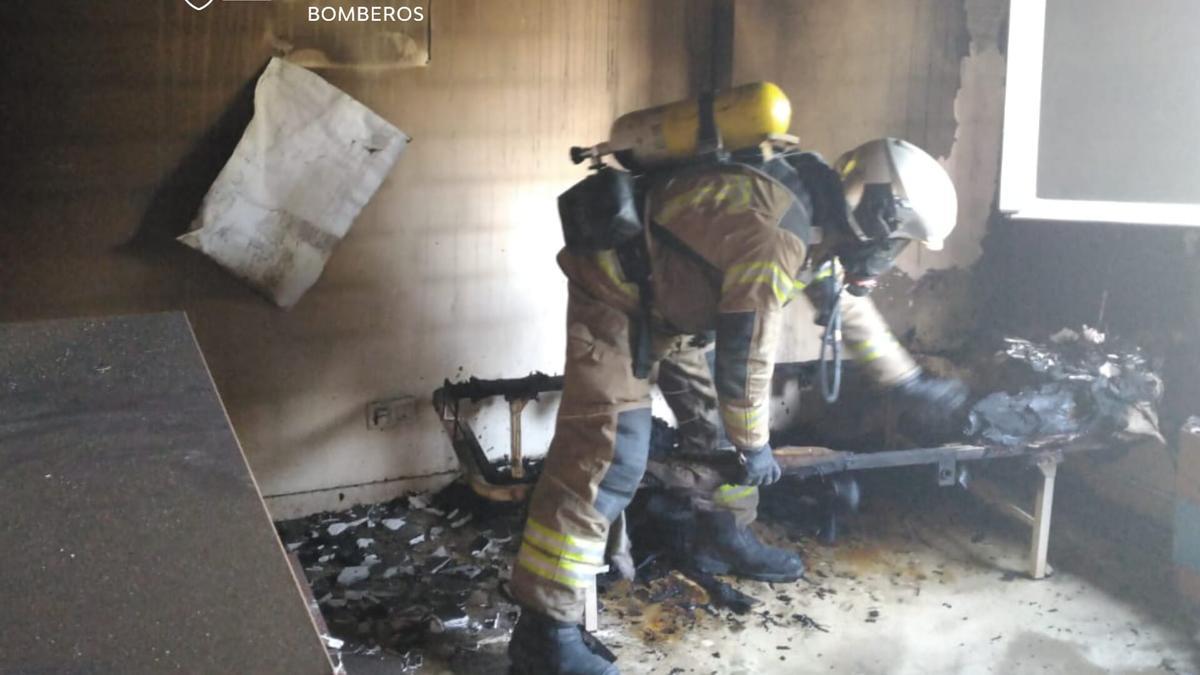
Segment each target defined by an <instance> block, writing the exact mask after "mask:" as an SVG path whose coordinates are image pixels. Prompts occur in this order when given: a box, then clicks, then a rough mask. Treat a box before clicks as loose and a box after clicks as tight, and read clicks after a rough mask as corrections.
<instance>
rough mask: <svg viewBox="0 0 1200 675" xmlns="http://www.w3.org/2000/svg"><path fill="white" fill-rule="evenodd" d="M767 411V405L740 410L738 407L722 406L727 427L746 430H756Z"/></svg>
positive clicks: (722, 413)
mask: <svg viewBox="0 0 1200 675" xmlns="http://www.w3.org/2000/svg"><path fill="white" fill-rule="evenodd" d="M766 412H767V409H766V407H765V406H764V407H760V408H747V409H745V410H738V409H737V408H722V409H721V420H722V421H723V422H725V426H726V427H732V428H733V429H735V430H737V429H742V430H745V431H754V430H755V429H757V428H758V425H759V423H760V422H762V418H763V416H764V413H766Z"/></svg>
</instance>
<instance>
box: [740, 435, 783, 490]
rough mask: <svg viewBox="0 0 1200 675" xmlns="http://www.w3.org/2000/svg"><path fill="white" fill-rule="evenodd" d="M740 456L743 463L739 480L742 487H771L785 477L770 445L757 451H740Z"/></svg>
mask: <svg viewBox="0 0 1200 675" xmlns="http://www.w3.org/2000/svg"><path fill="white" fill-rule="evenodd" d="M738 455H739V457H740V458H741V461H742V476H741V479H740V480H738V483H740V484H741V485H770V484H771V483H774V482H775V481H777V480H779V478H780V477H781V476H783V469H780V468H779V464H778V463H776V462H775V456H774V455H772V454H771V445H770V444H767V445H764V446H762V447H761V448H759V449H757V450H740V451H738Z"/></svg>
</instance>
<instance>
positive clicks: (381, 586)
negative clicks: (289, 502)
mask: <svg viewBox="0 0 1200 675" xmlns="http://www.w3.org/2000/svg"><path fill="white" fill-rule="evenodd" d="M521 520H522V514H521V512H520V510H519V508H518V507H515V506H511V505H503V504H493V503H490V502H486V501H484V500H482V499H480V498H478V497H477V496H476V495H474V494H473V493H472V492H471V491H470V490H469V489H467V488H466V487H465V486H463V485H461V484H458V483H456V484H453V485H452V486H451V487H450V488H448V489H446V490H444V491H442V492H440V493H438V494H436V495H433V496H431V497H427V496H411V497H407V498H402V499H397V500H393V501H391V502H387V503H384V504H375V505H371V506H358V507H354V508H352V509H349V510H347V511H342V512H332V513H321V514H317V515H314V516H310V517H308V518H302V519H298V520H290V521H283V522H280V523H278V524H277V528H278V530H279V535H280V537H281V538H282V540H283V542H284V545H285V546H286V547H287V549H288V550H289V551H292V552H295V554H296V555H297V556H298V557H299V559H300V562H301V564H302V566H303V568H304V572H305V575H306V576H307V578H308V582H309V584H310V585H311V586H312V589H313V595H314V596H315V597H316V599H317V602H318V604H319V606H320V609H321V614H322V615H323V616H324V617H325V621H326V623H327V624H328V627H329V631H330V633H331V634H332V636H333V638H335V641H334V643H333V644H334V645H337V641H339V640H340V641H341V642H342V643H343V644H342V645H341V646H340V649H338V650H337V651H339V652H340V656H346V655H359V656H375V655H380V656H383V655H386V656H387V658H386V660H387V661H388V664H389V670H388V671H387V672H403V671H405V670H417V669H420V668H421V667H422V665H423V664H424V663H425V661H426V659H437V660H440V661H443V662H452V661H454V660H456V659H459V658H461V657H462V656H463V655H464V654H469V653H470V652H473V651H476V650H478V648H479V646H480V645H481V644H487V643H488V641H489V640H495V641H497V642H506V641H507V636H508V633H509V631H510V630H511V629H512V624H513V622H514V621H515V620H516V618H517V608H516V606H515V605H513V604H512V603H511V601H509V600H508V599H507V598H506V596H505V595H504V593H503V592H502V591H501V588H500V586H501V584H502V583H503V582H504V581H505V580H507V579H508V578H509V577H510V576H511V567H510V564H511V561H512V559H513V558H514V556H515V554H516V550H517V547H518V545H519V543H520V541H519V540H520V536H519V533H520V528H521Z"/></svg>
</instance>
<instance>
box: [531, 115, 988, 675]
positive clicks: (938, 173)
mask: <svg viewBox="0 0 1200 675" xmlns="http://www.w3.org/2000/svg"><path fill="white" fill-rule="evenodd" d="M645 181H646V186H645V189H644V190H643V191H640V192H639V193H638V195H639V196H638V199H639V200H641V203H640V204H639V207H640V208H639V211H638V212H639V214H640V216H639V217H640V220H641V222H642V223H643V224H644V229H643V230H642V231H641V233H640V234H638V236H637V242H636V243H637V246H638V247H639V250H640V251H642V252H644V256H645V265H646V271H645V273H638V274H635V273H632V272H631V270H629V269H627V267H628V266H629V261H630V258H629V257H627V256H625V257H623V256H621V255H620V254H619V253H620V252H619V251H618V250H599V251H592V252H579V251H578V250H576V251H572V250H570V249H569V248H568V249H564V250H563V251H562V252H561V253H560V254H559V258H558V260H559V265H560V266H561V268H562V269H563V271H564V273H565V274H566V276H567V278H568V279H569V282H570V284H569V300H568V305H567V359H566V367H565V373H564V376H565V381H564V389H563V397H562V402H561V405H560V408H559V413H558V421H557V427H556V431H555V435H554V439H553V441H552V442H551V445H550V450H549V453H548V455H547V458H546V463H545V467H544V471H543V474H542V476H541V478H540V479H539V481H538V484H537V487H536V488H535V491H534V494H533V497H532V500H531V503H530V508H529V517H528V520H527V522H526V526H525V531H524V535H523V536H524V538H523V541H522V545H521V549H520V552H519V554H518V558H517V561H516V565H515V566H514V572H513V579H512V592H513V595H514V596H515V598H516V599H517V600H518V602H520V604H521V605H522V606H523V608H524V611H523V612H522V616H521V619H520V621H519V622H518V624H517V626H516V628H515V629H514V633H513V637H512V642H511V644H510V647H509V653H510V656H511V657H512V661H513V669H514V672H515V673H519V674H520V673H538V674H541V673H588V674H592V673H595V674H600V673H605V674H612V673H616V672H617V670H616V667H615V666H614V665H613V664H611V663H609V662H608V661H607V660H605V659H603V658H601V657H600V656H598V655H596V654H594V653H592V651H590V650H589V649H588V647H587V646H586V643H585V642H584V641H583V639H582V634H581V629H580V628H579V626H578V625H577V624H578V622H579V620H580V617H581V616H582V613H583V603H584V589H585V588H586V587H587V586H589V585H590V584H591V583H592V580H593V578H594V575H595V574H596V571H597V569H598V568H599V567H601V566H602V565H604V563H605V553H606V550H607V549H608V548H609V546H608V544H609V535H610V526H611V525H612V524H613V522H614V521H617V520H618V519H619V518H620V516H621V514H622V512H623V510H624V508H625V506H626V505H627V504H628V503H629V500H630V499H631V498H632V497H633V494H634V492H635V491H636V490H637V488H638V485H639V483H640V481H641V479H642V475H643V473H644V471H645V469H646V464H647V453H648V449H649V447H648V446H649V436H650V427H651V414H650V387H651V384H650V382H649V380H648V379H643V378H641V377H639V376H638V375H639V374H638V373H635V370H638V369H639V365H638V360H639V358H641V356H642V355H641V354H639V352H645V353H646V354H648V355H649V359H650V361H652V362H653V363H656V364H657V365H658V367H659V377H658V382H659V385H660V387H661V388H662V391H663V393H664V395H665V396H666V398H667V400H668V403H670V405H671V407H672V408H673V410H674V412H675V414H676V416H677V418H678V419H679V421H680V430H681V443H682V444H683V445H685V446H687V445H692V446H696V449H705V450H711V449H712V448H713V447H722V446H725V447H728V448H729V449H730V450H732V451H736V452H737V453H739V455H740V457H741V460H742V462H741V466H742V475H741V477H740V480H738V481H737V484H736V485H726V486H722V487H720V488H718V489H717V490H716V491H715V492H709V493H707V494H693V495H691V498H692V502H693V505H694V506H695V508H696V509H697V510H698V511H700V517H701V518H702V519H703V520H702V527H703V529H704V530H705V531H706V532H707V533H708V534H709V535H710V536H708V537H707V538H699V537H696V538H693V539H695V540H698V542H699V543H697V545H696V550H695V551H694V552H693V553H694V556H695V557H694V561H693V562H694V564H696V565H697V566H698V567H700V568H701V569H706V570H708V571H712V572H717V573H732V574H737V575H741V576H746V577H750V578H755V579H762V580H770V581H789V580H795V579H796V578H798V577H799V576H800V575H801V574H802V573H803V570H804V566H803V562H802V561H801V559H800V557H799V556H798V555H797V554H796V553H795V552H794V551H787V550H783V549H778V548H772V547H769V546H766V545H764V544H763V543H761V542H760V541H759V540H758V539H757V538H756V537H755V535H754V534H753V532H752V531H751V530H750V529H748V527H747V525H748V524H749V523H750V522H751V521H752V520H753V519H754V515H755V510H756V506H757V501H758V489H757V488H758V486H761V485H768V484H770V483H773V482H775V481H776V480H778V479H779V477H780V475H781V471H780V468H779V466H778V465H777V464H776V462H775V460H774V458H773V456H772V454H771V448H770V445H769V443H768V430H769V425H768V411H769V405H770V384H771V376H772V372H773V369H774V354H775V352H776V349H777V347H778V345H779V343H780V342H781V341H782V340H786V339H787V338H788V336H787V335H785V334H784V333H783V332H782V330H781V322H782V309H783V307H784V306H785V305H787V304H788V303H789V302H791V301H792V300H794V299H795V298H797V297H800V296H802V295H803V296H805V297H807V298H808V300H809V301H810V302H812V303H813V305H814V306H815V307H816V308H818V309H819V310H823V312H822V313H823V314H826V315H828V314H830V311H829V310H832V314H833V315H835V316H834V317H832V320H837V321H839V322H840V333H841V339H842V343H843V344H844V345H845V347H846V349H847V350H848V352H849V353H850V355H852V356H853V357H854V358H855V359H856V360H857V361H858V363H859V364H860V365H861V366H862V368H863V369H864V370H865V371H866V373H867V374H868V375H869V376H870V377H871V378H872V379H873V380H874V381H875V382H876V383H877V384H878V385H879V387H880V388H881V390H890V391H893V392H896V393H897V394H898V395H899V396H900V398H901V400H902V401H907V402H908V403H909V404H911V405H912V407H913V409H914V410H916V411H917V412H919V413H923V414H925V415H926V416H927V418H929V419H938V418H945V417H949V416H950V415H952V414H953V413H954V412H956V411H957V410H958V409H960V408H961V407H962V406H963V404H964V403H965V401H966V397H967V392H966V389H965V387H963V385H962V384H961V383H959V382H957V381H950V380H940V379H936V378H932V377H929V376H927V375H926V374H924V373H923V372H922V371H921V368H920V367H919V366H918V365H917V364H916V362H915V361H914V360H913V359H912V357H911V356H910V355H909V354H908V352H907V351H906V350H905V349H904V348H903V347H902V346H901V345H900V343H899V342H898V341H897V339H896V338H895V337H894V336H893V335H892V333H891V331H890V330H888V327H887V325H886V323H885V322H884V319H883V318H882V317H881V315H880V314H879V312H878V311H877V310H876V308H875V306H874V304H873V303H872V302H871V300H870V299H869V298H868V297H867V294H868V293H869V292H870V290H871V289H872V288H873V287H874V285H875V282H876V280H877V278H878V277H879V275H881V274H883V273H884V272H886V271H887V270H888V269H889V268H890V267H891V266H892V265H893V264H894V262H895V259H896V256H897V255H898V254H899V253H900V251H902V250H903V249H904V247H905V246H907V245H909V244H911V243H912V242H913V241H917V242H921V243H923V244H925V245H926V246H928V247H930V248H934V249H937V248H940V247H941V245H942V242H943V241H944V240H945V238H946V237H947V236H948V235H949V234H950V232H951V230H953V228H954V224H955V215H956V210H957V202H956V197H955V192H954V187H953V185H952V184H951V182H950V179H949V177H948V176H947V174H946V172H945V171H944V170H943V169H942V168H941V166H940V165H938V163H937V162H936V160H934V159H933V158H932V157H930V156H929V155H928V154H926V153H925V152H923V151H922V150H920V149H918V148H917V147H916V146H914V145H912V144H910V143H907V142H905V141H902V140H898V139H893V138H884V139H879V140H875V141H870V142H868V143H865V144H863V145H861V146H859V147H858V148H855V149H854V150H852V151H850V152H848V153H846V154H845V155H844V156H843V157H841V158H840V159H839V160H838V162H837V163H836V165H835V166H834V167H830V166H828V165H827V164H825V163H824V162H823V161H822V160H821V159H820V157H818V156H817V155H815V154H812V153H791V154H787V155H782V156H776V157H773V158H771V159H769V160H768V159H764V158H761V157H759V158H758V159H754V158H748V159H744V160H742V161H739V160H738V158H737V157H736V156H735V158H734V160H733V161H725V162H712V163H699V164H693V165H688V166H683V167H679V168H675V169H672V170H669V171H660V172H657V173H651V174H648V175H647V176H646V178H645ZM825 318H826V319H831V317H829V316H826V317H825ZM639 345H641V346H639ZM646 345H648V346H646ZM642 365H643V368H642V370H643V371H644V365H645V364H642ZM668 482H669V478H668Z"/></svg>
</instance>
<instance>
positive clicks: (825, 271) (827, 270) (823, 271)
mask: <svg viewBox="0 0 1200 675" xmlns="http://www.w3.org/2000/svg"><path fill="white" fill-rule="evenodd" d="M834 267H835V265H834V264H833V263H825V264H824V265H821V268H820V269H818V270H817V274H816V275H815V276H814V277H813V281H820V280H821V279H828V278H829V277H831V276H833V269H834Z"/></svg>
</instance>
